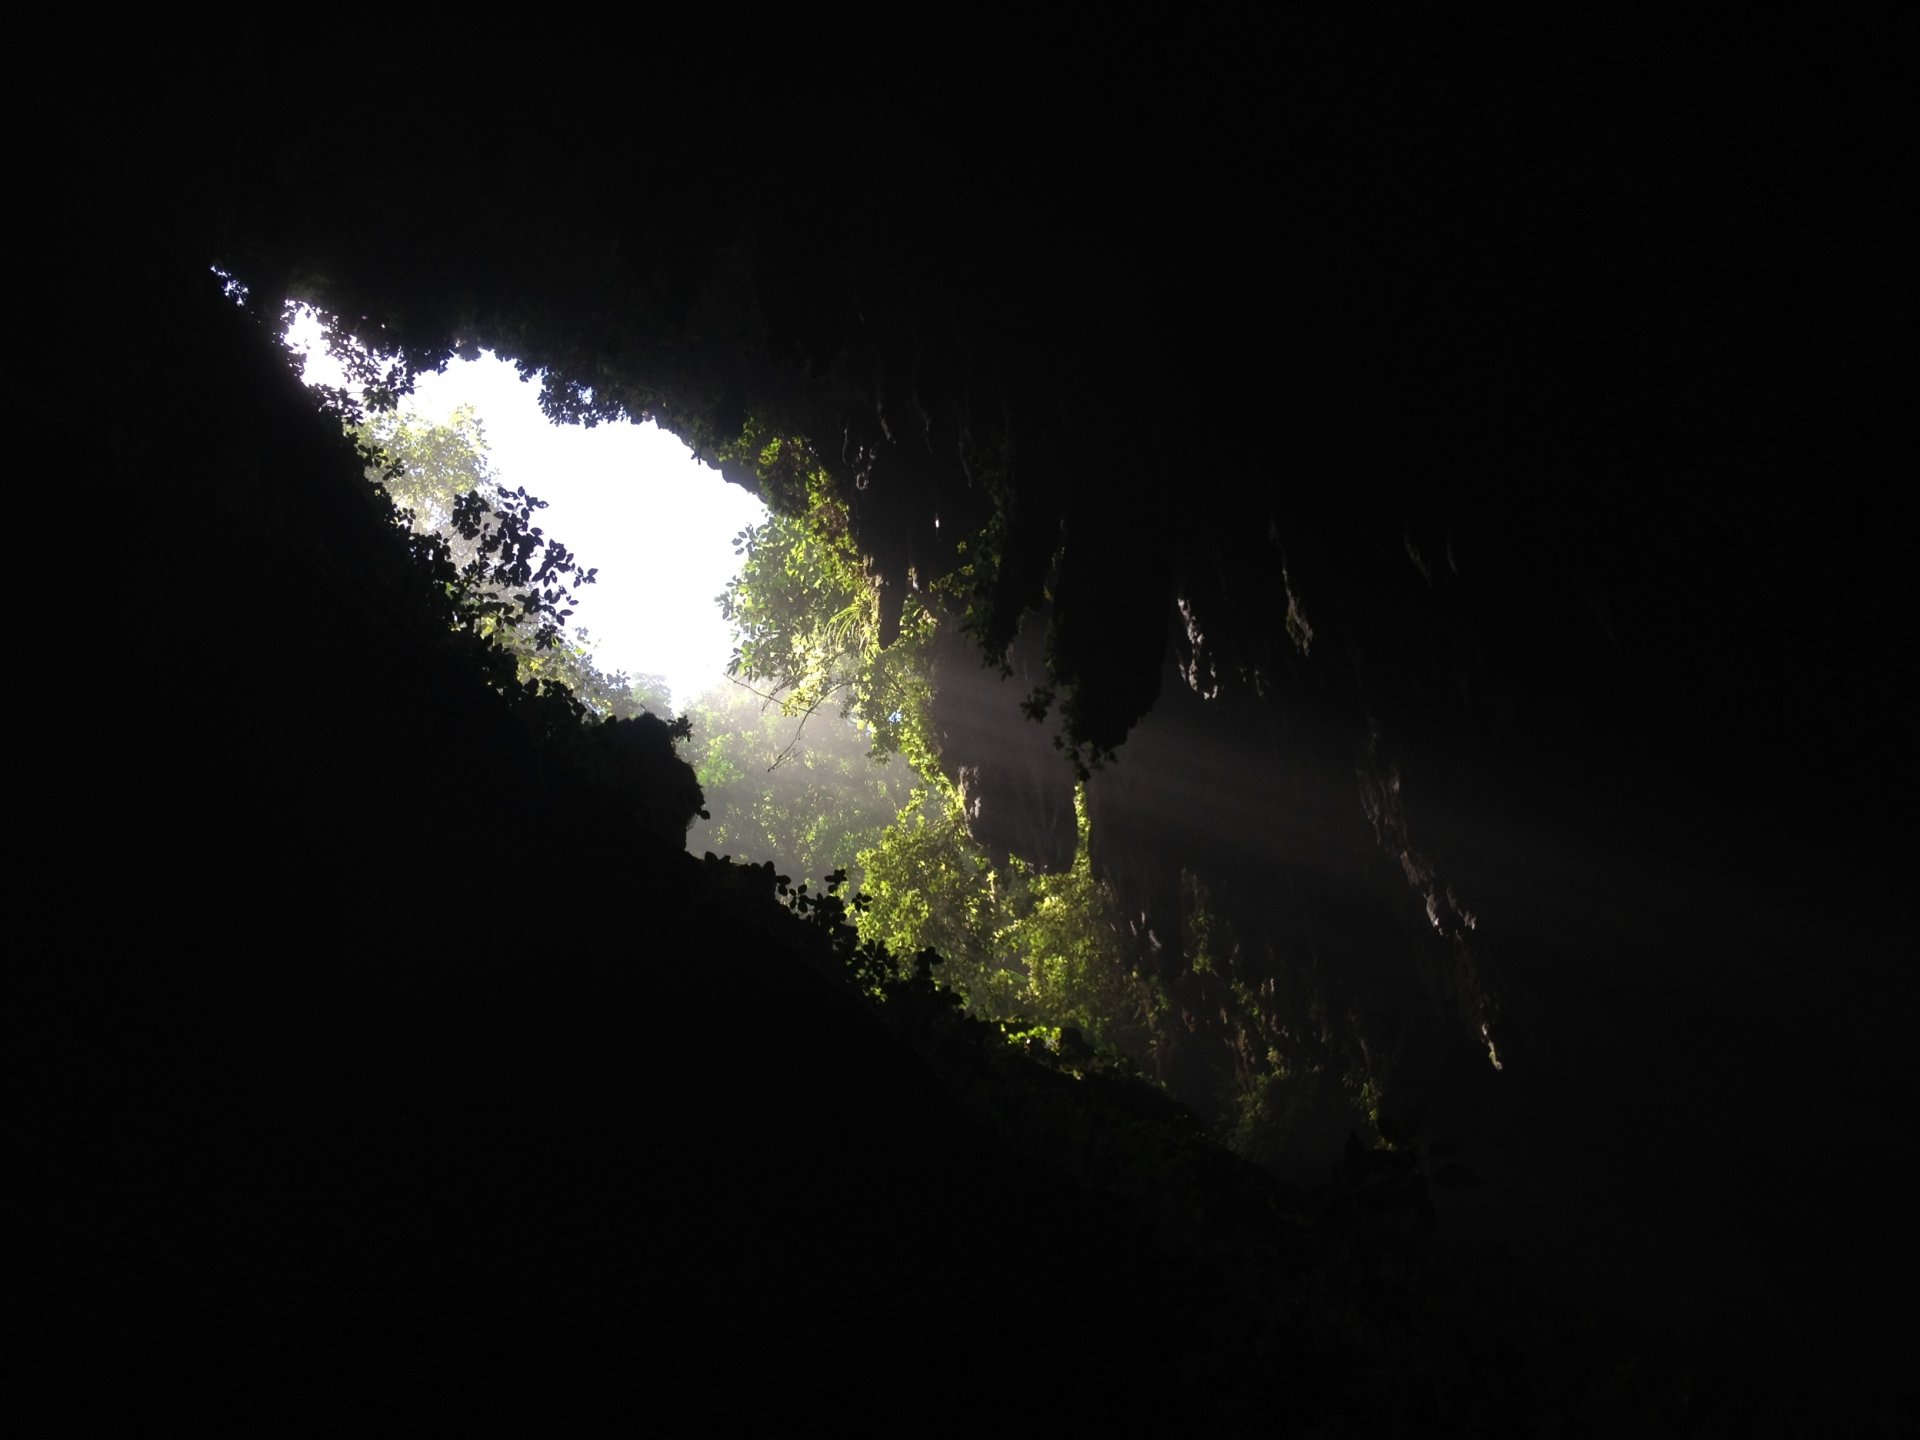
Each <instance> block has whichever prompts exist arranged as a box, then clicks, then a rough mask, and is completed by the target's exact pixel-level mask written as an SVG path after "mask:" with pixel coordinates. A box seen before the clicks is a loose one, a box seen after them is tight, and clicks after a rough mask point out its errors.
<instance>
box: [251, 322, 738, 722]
mask: <svg viewBox="0 0 1920 1440" xmlns="http://www.w3.org/2000/svg"><path fill="white" fill-rule="evenodd" d="M288 341H289V343H290V344H292V345H293V346H294V348H296V349H299V350H304V351H305V352H306V353H307V356H308V359H307V376H306V378H307V382H308V383H309V384H317V383H325V384H334V385H338V384H341V383H343V380H342V377H341V375H340V373H339V370H338V367H337V366H335V365H334V363H333V362H332V361H331V360H330V359H329V358H328V356H327V354H326V350H325V348H324V346H322V345H321V344H320V342H319V327H318V325H317V323H315V322H314V321H313V320H312V319H311V318H307V319H303V320H302V321H300V322H299V323H296V324H295V326H294V327H293V329H291V330H290V331H289V332H288ZM539 393H540V392H539V387H538V385H537V384H534V383H523V382H522V381H521V379H520V376H519V372H518V371H516V370H515V369H514V368H513V366H512V365H511V364H509V363H508V362H507V361H504V360H500V359H497V358H495V357H494V356H493V355H492V354H491V353H487V354H484V355H482V357H481V358H480V359H479V360H476V361H466V360H454V361H452V362H450V363H449V364H448V366H447V369H446V373H445V374H442V375H423V376H421V377H420V380H419V382H418V384H417V385H416V386H415V393H414V395H413V397H412V399H411V400H409V401H408V402H406V403H407V406H408V408H410V409H417V410H418V411H420V412H421V413H424V414H425V415H427V416H428V417H429V418H430V419H434V420H444V419H446V418H447V416H448V415H449V414H450V413H451V412H452V411H453V409H454V407H455V406H458V405H462V404H466V405H472V406H473V407H474V409H475V410H476V411H477V412H478V413H479V415H480V418H481V421H482V423H483V424H484V426H485V428H486V436H487V442H488V446H489V448H490V450H491V452H492V466H493V476H494V479H495V480H496V481H498V482H499V483H500V484H502V485H504V486H506V487H507V488H508V489H512V488H514V487H516V486H525V487H526V490H527V493H528V494H531V495H537V496H539V497H540V498H541V499H542V500H546V501H548V502H550V503H549V505H548V508H547V509H546V510H545V511H544V512H543V513H542V515H541V517H540V521H539V523H540V525H541V526H542V528H544V529H545V530H546V532H547V533H548V534H549V535H552V536H554V537H555V538H556V539H558V540H559V541H560V542H561V543H562V544H563V545H565V546H567V547H568V548H569V549H570V550H572V551H573V552H574V553H575V554H576V555H578V556H579V557H580V560H581V563H582V564H584V565H587V566H589V567H592V566H598V567H599V570H600V576H599V578H598V579H597V580H596V581H595V582H594V583H593V584H592V585H589V586H587V587H585V588H584V589H582V590H579V591H577V592H576V595H577V601H576V604H575V605H574V615H573V619H572V620H571V621H570V622H569V623H570V624H572V625H584V626H585V627H586V628H587V629H588V631H589V632H591V634H592V637H593V640H594V642H595V644H594V659H595V663H596V664H598V665H599V666H600V668H601V669H602V670H604V671H607V672H608V673H612V672H613V671H616V670H625V671H626V672H627V673H628V674H630V675H642V674H649V675H664V676H665V677H666V679H667V683H668V684H669V685H670V686H672V687H673V700H674V706H675V708H676V709H679V708H681V707H683V706H686V705H688V704H691V703H692V702H693V701H694V700H695V699H697V698H698V697H699V696H700V695H701V693H702V692H704V691H705V690H707V689H708V688H709V687H710V686H712V685H714V684H716V683H718V682H719V680H720V679H721V677H722V676H723V675H724V674H725V673H726V667H727V658H728V656H729V655H731V654H732V651H733V640H732V635H731V634H730V632H729V631H728V629H727V626H726V623H725V622H724V621H723V620H721V618H720V610H719V607H718V606H717V605H716V604H715V603H714V599H715V597H716V596H718V595H719V594H720V592H721V591H722V590H724V589H725V588H726V584H727V581H728V580H730V579H732V578H733V576H734V573H735V572H736V571H737V570H738V569H739V566H740V558H739V557H738V556H737V555H735V554H734V553H733V544H732V541H733V537H734V536H735V535H736V534H738V533H739V532H740V530H741V529H742V528H744V527H745V526H747V525H753V524H758V523H759V522H760V521H762V520H764V519H765V518H766V507H765V506H764V505H762V504H761V503H760V502H759V501H758V500H757V499H755V498H754V497H753V496H751V495H749V494H748V493H747V492H746V491H744V490H742V489H741V488H740V487H739V486H737V485H729V484H728V483H727V482H726V481H724V480H722V479H721V478H720V472H719V471H717V470H714V469H711V468H709V467H707V466H704V465H701V464H698V463H697V462H695V461H694V459H693V458H692V455H691V453H690V452H689V451H688V449H687V447H686V446H685V445H684V444H683V443H682V442H681V441H679V440H678V439H676V438H675V437H674V436H672V435H670V434H668V433H667V432H666V431H664V430H661V429H660V428H659V427H658V426H656V425H651V424H649V425H601V426H598V427H596V428H594V429H592V430H586V429H582V428H581V427H579V426H577V425H553V424H550V423H549V422H548V420H547V418H546V416H544V415H542V414H541V413H540V405H539V399H538V397H539Z"/></svg>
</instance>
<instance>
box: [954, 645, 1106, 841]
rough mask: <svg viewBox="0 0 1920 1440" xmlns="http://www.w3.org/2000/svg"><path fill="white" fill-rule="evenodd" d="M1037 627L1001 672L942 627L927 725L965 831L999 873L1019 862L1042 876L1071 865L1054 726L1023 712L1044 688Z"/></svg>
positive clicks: (1070, 823)
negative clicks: (1010, 860) (955, 792)
mask: <svg viewBox="0 0 1920 1440" xmlns="http://www.w3.org/2000/svg"><path fill="white" fill-rule="evenodd" d="M1040 633H1041V632H1040V629H1039V627H1038V626H1037V625H1030V626H1029V627H1028V628H1027V629H1025V630H1023V631H1022V632H1021V634H1020V636H1019V637H1018V638H1017V639H1016V640H1015V641H1014V643H1013V645H1012V646H1011V647H1010V648H1009V650H1008V652H1007V662H1006V663H1007V670H1008V673H1005V674H1003V673H1002V671H1001V669H1000V667H998V666H995V665H991V664H989V663H987V662H986V661H985V660H984V659H983V658H982V656H981V655H980V652H979V650H978V649H977V648H976V647H975V645H974V644H973V643H972V641H970V640H969V639H968V638H967V637H966V636H964V635H960V634H957V633H955V631H954V629H953V628H952V627H948V628H947V629H945V630H943V631H942V632H940V633H939V635H938V636H937V637H936V639H935V642H934V647H935V653H934V666H935V670H934V685H935V688H934V700H933V710H932V720H933V726H934V731H935V734H936V736H937V738H938V742H939V745H940V757H941V762H942V764H943V765H945V766H946V768H947V773H948V774H949V775H950V776H952V777H953V779H954V781H955V783H957V784H958V785H959V786H960V791H961V794H962V796H963V797H964V799H965V803H966V813H967V828H968V830H969V831H970V832H971V833H972V835H973V838H974V839H975V840H977V841H979V842H980V844H981V845H983V846H984V847H985V848H986V850H987V853H988V854H990V855H992V856H993V858H994V863H995V864H1000V865H1004V864H1005V863H1006V860H1007V857H1008V855H1010V854H1012V855H1018V856H1020V858H1021V859H1023V860H1025V861H1026V862H1027V863H1029V864H1031V865H1036V866H1038V867H1040V868H1041V869H1043V870H1051V871H1060V870H1065V869H1066V868H1067V867H1068V866H1070V865H1071V864H1072V863H1073V851H1074V844H1075V839H1074V817H1073V772H1072V770H1071V769H1070V768H1069V766H1068V764H1067V761H1066V758H1065V756H1064V755H1063V753H1062V752H1061V750H1060V749H1059V748H1058V747H1057V746H1056V744H1055V743H1054V742H1055V736H1056V735H1057V733H1058V732H1057V730H1056V728H1055V727H1054V726H1053V725H1050V724H1046V723H1042V722H1039V721H1036V720H1034V719H1032V718H1030V717H1029V716H1028V715H1027V714H1026V713H1025V712H1024V711H1023V710H1022V709H1021V705H1022V703H1023V702H1024V701H1026V700H1027V699H1028V698H1029V697H1030V696H1031V695H1032V694H1033V692H1034V691H1035V690H1036V689H1037V688H1039V687H1041V686H1043V685H1044V684H1045V683H1046V667H1045V664H1044V661H1043V659H1042V657H1041V655H1040V654H1039V651H1040V644H1039V641H1038V639H1037V638H1036V637H1037V636H1038V635H1039V634H1040Z"/></svg>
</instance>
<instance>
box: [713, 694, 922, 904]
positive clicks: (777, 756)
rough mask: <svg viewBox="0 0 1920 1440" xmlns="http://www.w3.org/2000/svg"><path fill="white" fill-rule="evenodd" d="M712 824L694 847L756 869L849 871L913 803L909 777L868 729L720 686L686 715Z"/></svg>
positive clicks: (858, 882) (860, 881)
mask: <svg viewBox="0 0 1920 1440" xmlns="http://www.w3.org/2000/svg"><path fill="white" fill-rule="evenodd" d="M688 715H689V718H690V719H691V720H692V722H693V729H694V736H695V741H696V747H697V748H696V749H695V751H694V753H693V754H692V756H691V757H690V758H691V759H692V761H693V764H694V768H695V769H696V770H697V771H698V772H699V775H700V782H701V785H702V787H703V788H704V790H705V792H706V796H707V809H708V811H709V812H710V816H711V818H710V819H708V820H706V821H703V822H702V823H700V824H699V825H697V826H695V828H694V831H693V834H692V835H691V837H689V843H690V844H691V845H692V847H693V848H694V849H695V850H696V851H699V850H711V851H714V852H715V853H717V854H727V855H733V856H736V857H738V858H741V859H746V860H752V861H755V862H758V861H762V860H771V861H775V862H777V863H778V864H779V865H780V866H781V867H782V868H786V869H790V870H792V871H793V872H794V873H795V874H798V875H803V876H807V877H810V878H813V879H816V880H817V879H819V878H821V877H823V876H825V875H827V874H829V873H830V872H832V871H835V870H845V871H851V872H853V874H854V875H855V877H856V878H855V882H854V883H855V888H856V889H858V888H861V887H862V886H863V885H864V884H865V883H866V882H865V877H864V875H863V873H862V864H861V861H860V853H861V851H863V850H864V849H866V848H867V847H869V846H871V845H872V844H873V843H874V841H875V839H876V838H877V837H878V836H879V835H880V834H881V832H882V831H884V830H885V829H886V827H887V826H888V825H889V824H891V823H892V821H893V818H894V816H895V815H897V814H898V813H899V811H900V809H901V807H902V806H903V805H904V804H906V803H907V799H908V796H909V795H910V794H911V792H912V789H913V784H914V777H913V774H912V772H911V771H910V770H909V769H908V767H907V766H906V764H905V763H904V762H902V761H901V760H900V759H899V758H898V757H881V758H875V757H874V756H873V755H872V754H871V741H870V737H869V735H868V732H866V731H865V730H864V729H863V728H862V727H861V726H859V725H857V724H855V723H854V722H852V721H851V720H849V719H847V718H845V717H843V716H841V715H838V714H835V713H832V712H826V713H822V712H819V711H813V712H801V713H794V712H793V707H792V705H791V703H786V704H783V703H782V702H780V701H778V700H771V699H768V698H765V697H763V696H761V695H759V694H756V693H755V692H754V691H753V690H751V689H750V688H748V687H746V686H744V685H742V684H739V683H734V684H726V685H720V686H716V687H715V688H714V689H712V690H710V691H708V692H707V693H706V694H705V695H703V696H702V697H700V699H699V700H697V701H695V702H694V704H693V705H692V706H691V707H689V711H688Z"/></svg>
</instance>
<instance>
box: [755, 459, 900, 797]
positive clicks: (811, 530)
mask: <svg viewBox="0 0 1920 1440" xmlns="http://www.w3.org/2000/svg"><path fill="white" fill-rule="evenodd" d="M742 457H751V459H752V460H753V463H754V468H755V473H756V474H757V475H758V476H759V477H760V481H761V485H762V489H763V491H764V493H765V494H766V495H767V497H768V501H769V504H770V505H771V506H772V507H773V513H772V514H771V515H769V517H768V518H767V520H766V521H765V522H764V523H762V524H759V525H750V526H748V527H747V528H746V529H745V530H742V531H741V532H740V534H738V535H737V536H735V537H734V551H735V553H736V554H738V555H739V556H740V557H741V561H740V573H739V574H738V575H737V576H736V577H735V578H734V579H733V580H731V581H730V582H728V585H727V588H726V591H725V592H724V593H723V594H722V595H721V596H720V597H719V604H720V611H721V614H722V616H723V617H724V618H725V619H726V620H727V621H728V623H729V624H731V625H732V626H733V629H734V636H735V640H734V653H733V657H732V659H731V661H730V662H729V663H728V667H727V668H728V673H729V674H731V675H734V676H736V677H738V678H740V679H742V680H745V681H747V682H750V683H751V684H753V685H754V686H755V687H757V688H758V689H759V690H760V691H761V692H762V693H763V694H768V695H774V696H777V697H778V698H779V700H780V703H781V704H782V706H783V707H784V708H785V710H786V712H787V713H788V714H789V715H802V714H812V713H814V712H816V711H822V710H828V709H837V710H838V712H839V713H840V714H841V715H846V716H853V717H856V718H857V719H858V720H859V721H860V722H861V723H862V724H864V725H865V726H867V727H868V729H869V730H870V731H871V734H872V741H871V743H872V747H873V749H874V751H875V753H877V754H898V755H903V756H905V757H906V759H907V761H908V762H909V763H910V764H911V765H912V766H913V767H914V768H915V769H916V770H918V771H920V772H921V773H923V774H926V773H930V772H931V771H933V770H934V769H936V768H937V765H938V757H937V756H936V754H935V752H934V747H933V745H932V742H931V740H930V739H929V737H928V729H927V721H926V714H927V705H928V702H929V701H930V699H931V688H930V681H929V680H928V670H929V668H930V667H929V662H928V659H927V653H928V646H929V644H930V642H931V640H932V638H933V632H934V628H935V626H936V624H937V623H938V622H937V618H936V616H935V613H934V610H933V609H932V608H930V607H929V606H928V605H927V604H925V603H922V602H921V600H920V599H919V598H917V597H909V599H908V600H907V602H906V605H905V606H904V608H903V612H902V616H901V622H900V633H899V635H898V637H897V638H896V639H895V640H894V641H893V643H892V644H890V645H886V646H884V647H883V646H882V645H881V644H880V595H879V589H878V587H877V584H876V582H875V580H874V579H873V577H872V576H871V575H870V574H869V573H868V570H867V566H866V563H865V561H864V560H863V559H862V558H861V555H860V551H859V549H858V547H857V546H856V545H855V543H854V539H853V534H852V527H851V523H850V518H849V515H848V512H847V507H846V504H845V502H844V501H843V500H841V499H840V498H839V497H838V495H837V493H836V491H835V489H834V487H833V483H832V481H831V479H830V478H829V476H828V475H827V473H826V471H825V470H824V469H823V468H822V467H821V466H820V465H819V463H818V461H817V458H816V457H815V456H814V454H813V451H812V448H811V447H810V446H809V445H807V443H806V442H805V441H802V440H798V439H792V438H772V439H765V440H764V441H763V440H762V439H761V438H760V437H759V433H758V430H757V427H755V426H754V425H752V424H749V426H748V427H747V432H746V435H745V437H744V438H743V439H742V440H741V441H740V442H739V445H738V446H737V447H736V448H735V450H734V451H730V452H729V455H728V458H732V459H739V458H742Z"/></svg>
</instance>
